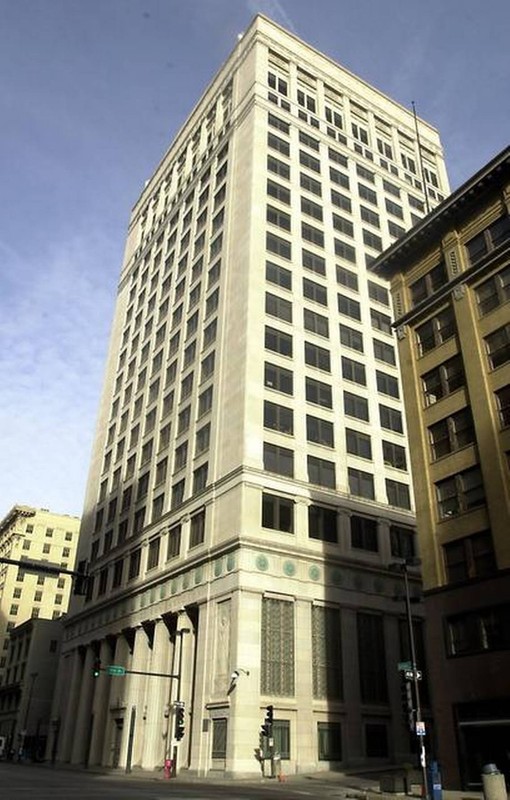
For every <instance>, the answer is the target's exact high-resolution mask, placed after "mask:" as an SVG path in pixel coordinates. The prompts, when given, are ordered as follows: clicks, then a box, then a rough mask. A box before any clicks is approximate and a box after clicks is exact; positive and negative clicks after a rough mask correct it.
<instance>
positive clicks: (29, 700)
mask: <svg viewBox="0 0 510 800" xmlns="http://www.w3.org/2000/svg"><path fill="white" fill-rule="evenodd" d="M38 676H39V673H38V672H31V673H30V689H29V690H28V697H27V705H26V707H25V716H24V718H23V730H22V731H21V741H20V746H19V750H18V761H21V754H22V753H23V752H24V750H25V742H26V739H27V733H28V727H27V726H28V721H29V714H30V706H31V704H32V694H33V692H34V684H35V682H36V680H37V678H38Z"/></svg>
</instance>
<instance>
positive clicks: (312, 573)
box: [308, 566, 321, 581]
mask: <svg viewBox="0 0 510 800" xmlns="http://www.w3.org/2000/svg"><path fill="white" fill-rule="evenodd" d="M308 575H309V577H310V580H311V581H318V580H319V578H320V576H321V571H320V569H319V567H316V566H313V567H310V569H309V570H308Z"/></svg>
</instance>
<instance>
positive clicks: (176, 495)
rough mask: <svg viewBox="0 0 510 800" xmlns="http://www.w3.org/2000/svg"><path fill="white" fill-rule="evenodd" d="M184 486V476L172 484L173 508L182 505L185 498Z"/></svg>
mask: <svg viewBox="0 0 510 800" xmlns="http://www.w3.org/2000/svg"><path fill="white" fill-rule="evenodd" d="M184 486H185V480H184V478H183V479H182V480H181V481H178V483H175V484H174V485H173V486H172V509H174V508H178V506H180V505H182V501H183V500H184Z"/></svg>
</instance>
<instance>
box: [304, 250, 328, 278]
mask: <svg viewBox="0 0 510 800" xmlns="http://www.w3.org/2000/svg"><path fill="white" fill-rule="evenodd" d="M302 255H303V267H304V268H305V269H309V270H311V271H312V272H316V273H317V274H318V275H325V274H326V261H325V259H324V257H323V256H319V255H317V254H316V253H312V252H310V250H305V249H303V253H302Z"/></svg>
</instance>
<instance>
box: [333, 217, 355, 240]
mask: <svg viewBox="0 0 510 800" xmlns="http://www.w3.org/2000/svg"><path fill="white" fill-rule="evenodd" d="M333 227H334V229H335V230H336V231H338V232H339V233H344V234H345V235H346V236H354V225H353V224H352V222H351V220H350V219H346V218H345V217H341V216H340V214H333Z"/></svg>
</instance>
